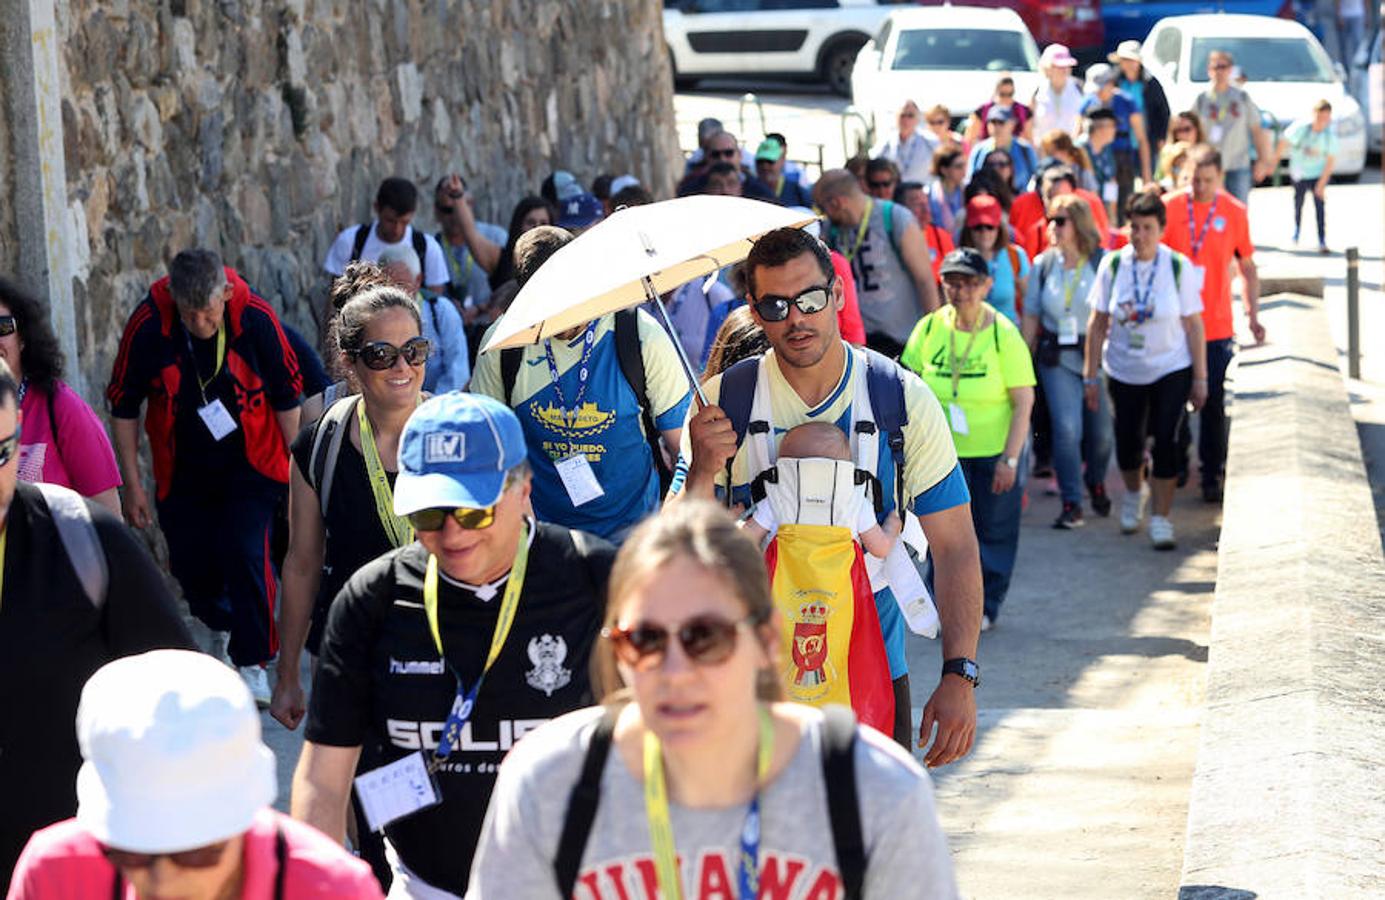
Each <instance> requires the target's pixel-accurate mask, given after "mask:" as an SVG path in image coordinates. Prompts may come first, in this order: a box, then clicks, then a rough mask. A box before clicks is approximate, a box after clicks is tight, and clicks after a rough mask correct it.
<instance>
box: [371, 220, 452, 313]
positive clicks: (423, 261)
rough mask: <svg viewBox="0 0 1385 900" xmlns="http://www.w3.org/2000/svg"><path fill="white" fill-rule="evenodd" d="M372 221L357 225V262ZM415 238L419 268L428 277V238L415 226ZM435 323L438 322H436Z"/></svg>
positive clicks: (415, 250)
mask: <svg viewBox="0 0 1385 900" xmlns="http://www.w3.org/2000/svg"><path fill="white" fill-rule="evenodd" d="M370 226H371V223H370V222H362V223H361V224H360V225H357V226H356V237H355V239H354V240H353V241H352V243H351V261H352V262H355V261H356V260H358V259H360V258H361V252H362V251H363V250H365V242H366V241H368V240H369V239H370ZM412 234H413V238H414V241H413V243H414V252H415V253H417V254H418V270H419V271H420V272H423V273H424V278H425V280H426V278H427V272H428V238H427V237H426V236H425V235H424V234H423V232H421V231H419V230H418V229H417V228H415V229H414V230H413V232H412ZM434 324H437V323H436V322H434Z"/></svg>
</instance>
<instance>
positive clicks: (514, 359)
mask: <svg viewBox="0 0 1385 900" xmlns="http://www.w3.org/2000/svg"><path fill="white" fill-rule="evenodd" d="M523 362H524V350H523V349H522V348H520V347H506V348H505V349H504V350H501V351H500V385H501V390H502V391H503V392H504V396H505V405H506V406H513V405H514V399H513V398H514V393H515V382H516V381H517V380H518V379H519V367H520V364H521V363H523Z"/></svg>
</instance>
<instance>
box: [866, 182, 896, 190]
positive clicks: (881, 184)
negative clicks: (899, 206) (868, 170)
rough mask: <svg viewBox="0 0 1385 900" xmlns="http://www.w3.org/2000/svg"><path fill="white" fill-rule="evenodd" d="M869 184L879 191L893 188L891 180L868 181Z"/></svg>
mask: <svg viewBox="0 0 1385 900" xmlns="http://www.w3.org/2000/svg"><path fill="white" fill-rule="evenodd" d="M870 186H871V187H873V188H875V189H876V190H881V191H892V190H894V182H893V181H872V182H870Z"/></svg>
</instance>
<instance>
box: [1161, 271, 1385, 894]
mask: <svg viewBox="0 0 1385 900" xmlns="http://www.w3.org/2000/svg"><path fill="white" fill-rule="evenodd" d="M1262 315H1263V321H1264V322H1265V327H1266V328H1267V330H1268V331H1269V335H1270V338H1271V339H1272V341H1273V343H1272V344H1269V345H1267V346H1265V347H1260V348H1254V349H1251V350H1247V351H1244V352H1243V353H1242V354H1241V356H1240V358H1239V367H1238V369H1237V370H1236V374H1235V404H1236V405H1235V426H1234V428H1233V429H1232V433H1231V445H1230V455H1229V458H1228V460H1227V484H1226V501H1225V506H1224V510H1223V519H1222V533H1221V543H1220V560H1219V570H1218V575H1217V592H1216V599H1215V600H1214V602H1213V607H1212V636H1211V646H1210V649H1209V656H1208V673H1207V703H1206V713H1205V716H1204V719H1203V726H1202V735H1201V747H1200V749H1199V753H1198V762H1197V769H1196V772H1195V774H1194V778H1193V789H1192V795H1191V797H1190V801H1189V810H1188V834H1187V840H1186V842H1185V845H1184V859H1183V878H1182V886H1181V889H1180V891H1179V897H1180V898H1181V900H1193V898H1197V900H1213V898H1216V900H1249V898H1255V897H1259V898H1270V897H1295V898H1302V897H1333V898H1337V897H1366V896H1385V558H1382V553H1381V546H1380V533H1379V531H1378V529H1377V524H1376V519H1375V508H1374V505H1373V502H1372V497H1371V492H1370V488H1369V486H1368V484H1367V482H1366V474H1365V468H1364V465H1363V463H1362V458H1361V447H1360V442H1359V439H1358V437H1357V433H1356V427H1355V424H1354V422H1353V420H1352V417H1351V411H1350V409H1349V407H1348V404H1347V393H1346V389H1345V386H1344V384H1343V382H1342V377H1341V374H1340V372H1339V371H1338V369H1337V351H1336V347H1335V345H1334V343H1333V340H1332V336H1331V334H1330V332H1329V330H1328V322H1327V316H1326V314H1325V312H1324V310H1323V302H1322V300H1321V299H1319V298H1315V297H1310V296H1303V295H1280V296H1278V297H1272V298H1269V299H1267V300H1266V302H1265V303H1264V312H1263V314H1262Z"/></svg>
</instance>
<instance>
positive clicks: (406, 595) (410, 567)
mask: <svg viewBox="0 0 1385 900" xmlns="http://www.w3.org/2000/svg"><path fill="white" fill-rule="evenodd" d="M614 559H615V548H614V547H613V546H611V545H610V544H608V543H606V542H605V541H602V540H601V539H600V538H596V537H593V536H591V535H587V534H578V533H574V532H572V531H569V530H567V529H565V528H560V527H558V526H555V525H539V526H538V528H537V531H536V532H535V534H534V537H533V543H532V544H531V546H530V549H529V563H528V571H527V573H526V576H525V579H524V589H523V592H522V593H521V594H520V599H519V609H518V611H517V612H516V614H515V621H514V625H513V626H512V628H511V630H510V637H509V640H507V641H506V642H505V647H504V649H503V650H502V651H501V653H500V656H499V658H498V659H496V661H495V665H494V666H492V667H491V670H490V672H489V674H487V675H486V680H485V683H484V684H483V685H482V686H481V693H480V694H479V695H478V696H477V698H476V707H475V711H474V712H473V713H472V716H471V720H470V721H469V722H468V723H467V725H466V727H465V728H464V729H463V730H462V737H461V740H460V741H459V743H458V746H457V747H456V749H454V750H453V751H452V754H451V756H449V757H448V760H447V762H446V763H444V764H443V766H442V768H441V769H439V771H438V784H439V786H440V788H441V790H442V796H443V802H442V803H441V805H439V806H435V807H432V808H430V809H425V810H421V811H419V812H417V813H414V814H413V815H411V816H408V817H406V818H404V819H400V820H398V821H396V822H394V823H393V824H391V825H389V826H387V827H386V829H385V834H386V836H387V837H388V838H389V840H390V843H391V844H392V845H393V846H394V848H395V850H396V851H397V852H398V854H399V857H400V860H401V861H402V862H403V863H404V865H405V866H407V867H408V868H409V870H410V871H412V872H413V873H414V874H416V875H418V876H419V877H420V878H422V879H423V880H424V881H426V882H428V883H429V884H431V885H433V886H435V887H437V888H441V889H442V890H446V891H451V892H452V893H454V894H458V895H461V894H464V893H465V892H466V884H467V876H468V873H469V872H470V869H471V857H472V854H473V852H474V851H475V848H476V843H477V841H478V840H479V839H480V835H481V824H482V821H483V819H484V818H485V814H486V806H487V804H488V803H489V801H490V795H491V788H492V787H493V786H494V784H495V774H496V770H497V768H498V767H499V765H500V761H501V760H502V759H503V758H504V757H505V754H506V752H507V751H508V750H509V749H510V747H511V746H513V745H514V742H515V741H517V740H519V739H520V738H522V737H523V736H524V735H525V734H527V733H528V732H530V731H532V730H533V729H535V728H537V727H538V726H539V725H540V724H542V723H543V722H545V721H547V720H548V719H551V718H555V717H557V716H560V715H562V714H563V713H565V712H569V711H571V710H574V709H578V708H580V707H583V706H587V705H590V704H591V703H592V691H591V686H590V681H589V678H588V662H589V659H590V656H591V649H592V645H593V643H594V642H595V639H596V636H597V633H598V632H599V631H600V629H601V618H602V614H603V612H604V601H605V594H606V580H607V578H608V577H609V575H610V570H611V564H612V562H613V561H614ZM427 564H428V551H427V550H425V549H424V548H423V546H422V545H421V544H418V543H413V544H410V545H409V546H407V547H403V548H401V549H399V550H394V551H392V552H390V553H387V554H386V555H384V556H382V557H380V558H379V559H377V560H375V561H373V562H371V563H369V564H368V565H366V566H365V567H363V568H362V569H361V570H360V571H358V572H357V573H356V574H355V575H354V576H352V578H351V579H350V581H348V582H347V584H346V587H345V588H343V589H342V592H341V593H340V594H339V595H338V596H337V598H336V599H335V600H334V601H333V602H332V608H331V610H330V612H329V613H328V615H327V630H326V632H325V634H324V635H323V638H322V647H321V651H322V652H321V655H320V656H319V659H318V668H317V672H316V674H315V675H314V678H313V691H312V696H311V699H310V701H309V704H308V720H307V726H306V728H305V731H304V736H305V737H306V738H307V740H310V741H312V742H313V743H316V744H324V745H327V746H333V747H355V746H365V745H372V744H378V745H380V748H381V750H380V752H381V754H382V755H381V756H380V757H379V763H380V764H381V765H384V764H388V763H390V762H393V761H395V760H397V759H401V758H403V757H404V756H406V755H408V754H409V753H412V752H414V751H417V750H419V749H423V750H428V751H430V756H431V751H432V750H433V749H434V748H436V747H437V745H438V737H439V735H440V734H441V732H442V726H443V722H444V721H445V720H446V719H447V714H448V712H449V711H450V710H451V708H452V701H453V699H454V698H455V697H456V694H457V681H456V678H454V677H453V675H452V672H451V671H450V670H449V667H448V666H445V665H444V664H443V661H442V660H441V659H440V658H439V657H438V652H437V648H436V647H435V646H434V644H433V637H432V635H431V633H430V632H429V630H428V620H427V617H426V616H425V614H424V611H423V575H424V572H425V570H426V568H427ZM507 583H508V582H507ZM438 587H439V591H438V618H439V627H440V630H441V632H442V642H443V648H444V650H445V651H446V654H447V661H448V662H449V663H451V667H450V668H451V669H455V670H456V671H457V673H458V674H460V675H461V677H462V679H463V680H464V682H465V684H466V686H467V687H468V688H470V687H471V685H472V684H473V683H474V682H475V680H476V678H477V677H478V676H479V675H480V674H481V669H482V667H483V666H484V664H485V660H486V654H487V651H488V650H489V649H490V641H491V636H492V634H493V633H494V631H495V622H496V618H497V615H498V611H499V608H500V603H501V598H502V597H503V595H504V587H505V585H504V584H501V585H499V586H498V588H499V590H498V591H497V592H496V594H495V596H494V597H492V598H490V599H489V600H485V601H483V600H480V599H478V598H477V596H476V593H475V592H474V591H473V590H470V589H468V588H467V587H465V586H462V585H459V584H456V583H455V582H451V581H449V580H448V579H446V578H440V579H439V581H438Z"/></svg>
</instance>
